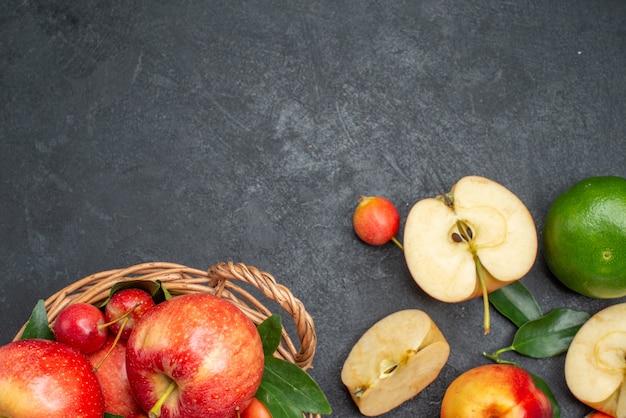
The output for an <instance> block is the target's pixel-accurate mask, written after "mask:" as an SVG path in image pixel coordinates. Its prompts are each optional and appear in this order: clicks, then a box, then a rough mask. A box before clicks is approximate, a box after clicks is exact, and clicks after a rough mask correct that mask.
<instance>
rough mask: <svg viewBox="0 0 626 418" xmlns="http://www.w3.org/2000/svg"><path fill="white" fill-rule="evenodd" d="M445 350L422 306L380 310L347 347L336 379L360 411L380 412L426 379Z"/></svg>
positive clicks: (434, 371) (445, 355)
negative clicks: (385, 313)
mask: <svg viewBox="0 0 626 418" xmlns="http://www.w3.org/2000/svg"><path fill="white" fill-rule="evenodd" d="M449 355H450V346H449V345H448V342H447V341H446V339H445V338H444V336H443V334H442V333H441V331H440V330H439V328H437V325H436V324H435V323H434V322H433V321H432V319H431V318H430V317H429V316H428V315H427V314H426V313H425V312H423V311H420V310H417V309H407V310H402V311H399V312H396V313H393V314H391V315H388V316H386V317H385V318H383V319H381V320H380V321H378V322H377V323H375V324H374V325H373V326H372V327H371V328H370V329H368V330H367V331H366V332H365V333H364V334H363V336H362V337H361V338H360V339H359V341H357V343H356V344H355V345H354V347H353V348H352V351H350V354H349V355H348V358H347V359H346V361H345V363H344V365H343V369H342V371H341V380H342V382H343V384H344V385H345V386H346V387H347V388H348V390H349V391H350V395H351V396H352V399H353V400H354V402H355V403H356V405H357V407H358V408H359V410H360V411H361V413H362V414H363V415H366V416H377V415H381V414H384V413H385V412H388V411H390V410H392V409H394V408H396V407H397V406H398V405H400V404H402V403H404V402H406V401H407V400H409V399H411V398H413V397H414V396H415V395H417V394H418V393H420V392H421V391H422V390H423V389H424V388H426V387H427V386H428V385H429V384H431V383H432V382H433V381H434V380H435V379H436V378H437V376H439V373H440V372H441V369H442V368H443V367H444V366H445V364H446V362H447V361H448V356H449Z"/></svg>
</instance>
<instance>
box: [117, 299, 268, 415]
mask: <svg viewBox="0 0 626 418" xmlns="http://www.w3.org/2000/svg"><path fill="white" fill-rule="evenodd" d="M263 369H264V354H263V347H262V344H261V338H260V335H259V333H258V331H257V329H256V326H255V325H254V323H253V322H252V321H251V320H250V319H249V318H248V317H247V316H246V315H245V314H244V313H243V312H242V311H241V310H240V309H239V308H238V307H237V306H235V305H234V304H233V303H231V302H229V301H227V300H225V299H222V298H220V297H217V296H214V295H210V294H201V293H196V294H186V295H181V296H175V297H173V298H172V299H170V300H167V301H165V302H162V303H160V304H158V305H157V306H156V307H155V308H154V309H152V310H150V311H149V312H148V313H146V314H145V315H144V316H143V317H142V318H141V320H140V321H139V323H138V324H137V325H136V327H135V330H134V331H133V332H132V333H131V335H130V338H129V339H128V344H127V347H126V371H127V374H128V379H129V382H130V384H131V387H132V389H133V393H134V394H135V398H136V399H137V401H138V402H139V404H140V405H141V407H142V408H143V409H144V410H145V411H149V412H150V416H151V417H163V418H174V417H185V418H234V417H236V414H237V411H243V410H244V409H245V408H246V407H247V406H248V404H249V403H250V401H251V399H252V398H253V396H254V395H255V393H256V391H257V389H258V387H259V385H260V383H261V378H262V376H263Z"/></svg>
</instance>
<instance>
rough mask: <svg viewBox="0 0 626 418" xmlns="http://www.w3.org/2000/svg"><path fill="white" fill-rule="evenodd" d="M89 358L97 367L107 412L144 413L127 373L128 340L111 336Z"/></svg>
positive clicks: (122, 413) (125, 415)
mask: <svg viewBox="0 0 626 418" xmlns="http://www.w3.org/2000/svg"><path fill="white" fill-rule="evenodd" d="M87 358H89V361H90V362H91V364H92V365H93V366H94V367H97V370H96V376H97V377H98V381H99V382H100V387H101V388H102V394H103V395H104V404H105V409H106V411H107V412H109V413H111V414H116V415H121V416H124V417H128V416H132V415H133V414H139V413H142V412H143V410H142V409H141V407H140V406H139V404H138V403H137V401H136V400H135V397H134V395H133V391H132V389H131V387H130V383H129V382H128V376H127V375H126V341H124V340H121V339H118V340H117V341H116V339H115V338H114V337H113V336H109V338H108V339H107V342H106V343H105V345H104V346H103V347H102V348H100V349H99V350H98V351H96V352H94V353H91V354H88V355H87Z"/></svg>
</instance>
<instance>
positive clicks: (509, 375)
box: [441, 364, 553, 418]
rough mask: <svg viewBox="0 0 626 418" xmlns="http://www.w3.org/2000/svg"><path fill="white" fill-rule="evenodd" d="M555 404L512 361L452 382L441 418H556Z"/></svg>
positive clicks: (442, 408) (485, 367)
mask: <svg viewBox="0 0 626 418" xmlns="http://www.w3.org/2000/svg"><path fill="white" fill-rule="evenodd" d="M552 415H553V414H552V404H551V403H550V400H549V399H548V397H547V396H546V394H545V393H544V392H543V391H541V390H540V389H539V388H537V386H536V385H535V382H534V380H533V378H532V376H531V375H530V373H528V372H527V371H525V370H523V369H521V368H519V367H517V366H513V365H508V364H487V365H483V366H478V367H475V368H473V369H470V370H468V371H466V372H464V373H463V374H461V375H460V376H458V377H457V378H456V379H454V380H453V381H452V383H451V384H450V386H448V388H447V389H446V392H445V394H444V396H443V400H442V402H441V418H457V417H464V418H523V417H527V418H531V417H532V418H552Z"/></svg>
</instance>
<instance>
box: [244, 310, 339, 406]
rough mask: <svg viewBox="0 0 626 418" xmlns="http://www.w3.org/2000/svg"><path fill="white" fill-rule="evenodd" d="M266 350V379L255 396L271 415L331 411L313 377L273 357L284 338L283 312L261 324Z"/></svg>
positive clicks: (264, 376) (260, 330) (262, 339)
mask: <svg viewBox="0 0 626 418" xmlns="http://www.w3.org/2000/svg"><path fill="white" fill-rule="evenodd" d="M257 329H258V330H259V335H260V336H261V342H262V344H263V351H264V353H265V369H264V371H263V379H262V380H261V385H260V387H259V389H258V390H257V393H256V397H257V398H258V399H259V400H260V401H261V402H263V404H265V406H266V407H267V409H269V411H270V413H271V414H272V418H302V413H303V412H307V413H313V414H330V413H331V412H332V408H331V407H330V404H329V402H328V399H327V398H326V396H325V395H324V392H322V390H321V389H320V387H319V386H318V384H317V383H316V382H315V380H313V378H312V377H311V376H310V375H309V374H308V373H306V372H305V371H304V370H302V369H301V368H300V367H298V366H297V365H295V364H293V363H291V362H288V361H286V360H283V359H280V358H277V357H274V356H273V354H274V352H275V351H276V349H277V348H278V345H279V344H280V340H281V338H282V330H283V327H282V321H281V318H280V315H278V314H273V315H272V316H270V317H268V318H267V319H266V320H264V321H263V322H262V323H261V324H259V325H258V327H257Z"/></svg>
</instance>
